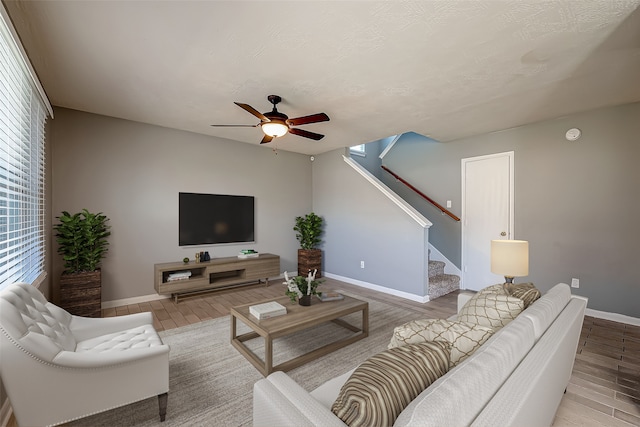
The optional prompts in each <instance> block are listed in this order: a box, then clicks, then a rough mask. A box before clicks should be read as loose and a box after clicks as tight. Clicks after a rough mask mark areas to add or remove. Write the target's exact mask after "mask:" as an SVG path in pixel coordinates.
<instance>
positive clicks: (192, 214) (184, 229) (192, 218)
mask: <svg viewBox="0 0 640 427" xmlns="http://www.w3.org/2000/svg"><path fill="white" fill-rule="evenodd" d="M178 235H179V238H178V240H179V245H180V246H194V245H218V244H224V243H247V242H254V241H255V236H254V197H253V196H229V195H223V194H200V193H179V209H178Z"/></svg>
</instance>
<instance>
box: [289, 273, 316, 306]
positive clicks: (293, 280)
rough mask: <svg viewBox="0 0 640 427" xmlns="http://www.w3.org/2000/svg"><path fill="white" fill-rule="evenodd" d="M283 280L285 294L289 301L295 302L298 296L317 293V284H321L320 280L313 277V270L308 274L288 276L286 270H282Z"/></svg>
mask: <svg viewBox="0 0 640 427" xmlns="http://www.w3.org/2000/svg"><path fill="white" fill-rule="evenodd" d="M284 278H285V282H284V284H285V285H287V290H286V291H285V294H286V295H287V296H288V297H289V298H290V299H291V302H293V303H295V302H296V299H297V298H300V297H302V296H304V295H318V291H317V289H318V285H319V284H321V283H322V282H323V281H322V280H316V279H315V272H314V273H313V274H312V273H309V276H307V277H304V276H293V277H289V275H288V274H287V272H286V271H285V272H284Z"/></svg>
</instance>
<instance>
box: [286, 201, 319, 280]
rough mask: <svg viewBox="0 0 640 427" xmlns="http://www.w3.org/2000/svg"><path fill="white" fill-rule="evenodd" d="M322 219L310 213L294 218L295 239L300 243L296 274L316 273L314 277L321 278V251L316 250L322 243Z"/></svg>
mask: <svg viewBox="0 0 640 427" xmlns="http://www.w3.org/2000/svg"><path fill="white" fill-rule="evenodd" d="M323 225H324V220H323V219H322V217H320V216H318V215H316V214H315V213H313V212H311V213H310V214H307V215H305V216H298V217H296V223H295V226H294V227H293V230H294V231H296V239H298V242H300V249H298V274H300V275H306V274H308V273H309V272H311V271H314V270H316V271H317V272H318V274H317V276H316V277H318V278H319V277H322V275H321V273H320V271H321V270H322V251H321V250H320V249H319V248H318V246H319V245H320V243H321V242H322V240H321V238H320V236H322V231H323V230H322V227H323Z"/></svg>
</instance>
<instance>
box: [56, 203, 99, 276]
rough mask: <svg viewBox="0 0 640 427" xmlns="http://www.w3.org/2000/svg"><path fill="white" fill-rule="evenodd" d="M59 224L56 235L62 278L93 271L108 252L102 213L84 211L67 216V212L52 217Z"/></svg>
mask: <svg viewBox="0 0 640 427" xmlns="http://www.w3.org/2000/svg"><path fill="white" fill-rule="evenodd" d="M56 218H57V219H58V220H59V221H60V223H59V224H56V225H54V226H53V229H54V230H55V231H56V241H57V242H58V253H59V254H61V255H62V259H63V260H64V272H65V273H66V274H70V273H79V272H87V271H95V270H97V269H98V268H99V267H100V262H101V261H102V259H103V258H104V256H105V255H106V253H107V251H108V247H107V246H108V245H109V242H108V241H107V237H109V236H110V235H111V232H110V231H109V229H110V228H111V227H110V226H109V225H107V221H109V218H107V217H106V216H105V215H103V214H102V212H99V213H96V214H94V213H91V212H89V211H88V210H86V209H83V210H82V211H81V212H78V213H75V214H73V215H71V214H70V213H69V212H67V211H63V212H62V214H61V215H60V216H58V217H56Z"/></svg>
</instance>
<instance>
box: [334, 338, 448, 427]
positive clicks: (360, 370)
mask: <svg viewBox="0 0 640 427" xmlns="http://www.w3.org/2000/svg"><path fill="white" fill-rule="evenodd" d="M450 348H451V345H450V344H449V343H446V342H442V341H438V342H427V343H421V344H411V345H407V346H402V347H395V348H392V349H388V350H385V351H382V352H380V353H378V354H376V355H375V356H373V357H371V358H369V359H368V360H366V361H365V362H363V363H362V364H361V365H360V366H358V367H357V368H356V370H355V371H354V372H353V374H352V375H351V377H350V378H349V379H348V380H347V382H346V383H345V384H344V385H343V386H342V389H340V393H339V394H338V398H337V399H336V401H335V402H334V404H333V405H332V406H331V411H332V412H333V413H334V414H336V416H338V417H339V418H340V419H342V421H344V422H345V424H347V425H349V426H350V427H357V426H390V425H392V424H393V423H394V421H395V420H396V418H397V416H398V415H399V414H400V412H402V410H403V409H404V408H405V407H406V406H407V405H408V404H409V403H411V401H412V400H414V399H415V398H416V396H418V395H419V394H420V393H421V392H422V391H423V390H424V389H426V388H427V387H428V386H429V385H430V384H431V383H433V382H434V381H435V380H437V379H438V378H439V377H440V376H442V375H444V374H445V373H446V372H447V371H448V370H449V353H450Z"/></svg>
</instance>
